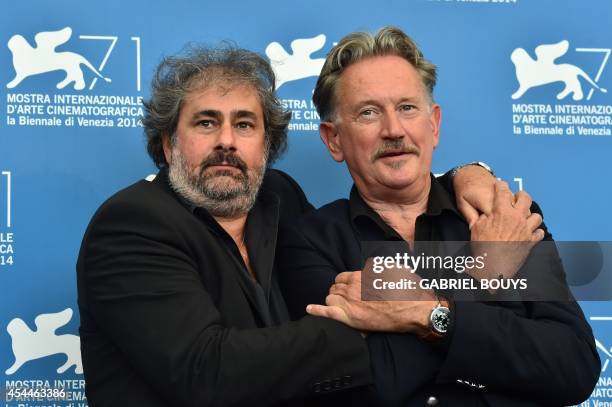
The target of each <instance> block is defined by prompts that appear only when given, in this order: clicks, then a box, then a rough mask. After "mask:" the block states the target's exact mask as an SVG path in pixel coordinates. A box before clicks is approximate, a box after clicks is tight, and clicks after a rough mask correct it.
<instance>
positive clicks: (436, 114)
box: [429, 103, 442, 148]
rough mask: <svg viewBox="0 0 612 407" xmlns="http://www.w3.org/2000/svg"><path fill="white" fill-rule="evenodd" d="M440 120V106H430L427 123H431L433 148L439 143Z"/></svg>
mask: <svg viewBox="0 0 612 407" xmlns="http://www.w3.org/2000/svg"><path fill="white" fill-rule="evenodd" d="M441 120H442V109H441V108H440V105H437V104H435V103H434V104H433V105H432V106H431V113H430V114H429V121H430V123H431V128H432V134H433V138H434V139H433V146H434V148H436V147H437V146H438V144H439V143H440V123H441Z"/></svg>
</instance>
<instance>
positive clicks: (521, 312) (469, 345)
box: [437, 203, 601, 405]
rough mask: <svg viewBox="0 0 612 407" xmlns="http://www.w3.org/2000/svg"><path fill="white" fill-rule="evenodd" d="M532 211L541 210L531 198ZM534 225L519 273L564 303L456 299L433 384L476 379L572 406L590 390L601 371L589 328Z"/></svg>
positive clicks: (549, 241)
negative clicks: (535, 236)
mask: <svg viewBox="0 0 612 407" xmlns="http://www.w3.org/2000/svg"><path fill="white" fill-rule="evenodd" d="M531 212H532V213H540V214H541V213H542V212H541V210H540V208H539V206H538V205H537V204H535V203H534V204H533V206H532V208H531ZM541 227H542V228H543V229H544V231H545V238H544V242H543V244H542V245H539V246H536V247H535V248H534V249H533V251H532V253H531V254H530V256H529V257H528V259H527V262H526V265H525V266H524V267H523V269H522V270H521V271H520V272H519V273H524V272H526V273H527V274H525V276H526V277H527V279H528V281H531V280H530V274H531V273H537V275H535V276H533V277H534V278H533V281H535V282H537V285H538V287H536V290H544V291H547V293H546V294H545V296H548V297H550V296H551V295H552V296H554V297H555V298H559V299H562V298H563V297H565V300H559V301H545V300H541V299H540V300H538V299H537V298H536V300H535V301H529V302H522V303H517V302H504V301H500V302H490V303H489V302H459V301H457V302H455V304H454V313H453V329H452V330H453V333H452V340H451V341H450V343H449V347H448V352H447V355H446V358H445V360H444V362H443V364H442V366H441V369H440V373H439V375H438V378H437V380H438V381H439V382H452V381H456V380H457V379H459V380H465V381H468V382H475V383H481V384H483V385H486V386H487V387H489V388H490V389H496V390H499V391H502V392H507V393H512V394H513V395H515V396H517V397H521V396H522V397H524V398H526V399H530V400H537V401H539V402H540V403H541V404H543V405H573V404H578V403H580V402H581V401H583V400H585V399H586V398H588V397H589V395H590V394H591V391H592V390H593V387H594V386H595V383H596V382H597V379H598V377H599V372H600V368H601V366H600V359H599V355H598V353H597V350H596V348H595V340H594V338H593V332H592V330H591V328H590V326H589V324H588V323H587V321H586V319H585V317H584V314H583V313H582V310H581V309H580V307H579V306H578V304H577V303H576V302H575V301H574V299H573V297H572V295H571V293H570V291H569V288H568V286H567V282H566V279H565V273H564V271H563V265H562V262H561V258H560V257H559V253H558V251H557V249H556V247H555V245H554V243H553V238H552V235H551V234H550V232H549V231H548V229H547V228H546V226H545V225H544V224H542V226H541ZM533 259H536V260H537V261H535V262H534V263H533V264H534V265H533V266H531V265H530V261H532V260H533ZM517 276H518V275H517ZM536 297H537V294H536Z"/></svg>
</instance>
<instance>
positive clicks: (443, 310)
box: [423, 301, 451, 341]
mask: <svg viewBox="0 0 612 407" xmlns="http://www.w3.org/2000/svg"><path fill="white" fill-rule="evenodd" d="M450 314H451V312H450V309H449V308H448V307H445V306H444V305H442V303H441V302H440V301H438V304H437V305H436V306H435V307H434V308H433V309H432V310H431V314H429V328H430V329H429V332H428V333H427V335H425V336H424V337H423V339H424V340H426V341H434V340H436V339H441V338H443V337H444V335H445V334H446V332H448V328H449V326H450V318H451V315H450Z"/></svg>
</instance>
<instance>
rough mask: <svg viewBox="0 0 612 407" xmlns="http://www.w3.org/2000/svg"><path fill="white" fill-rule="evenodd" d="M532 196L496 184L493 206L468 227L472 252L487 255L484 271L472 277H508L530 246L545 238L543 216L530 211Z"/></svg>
mask: <svg viewBox="0 0 612 407" xmlns="http://www.w3.org/2000/svg"><path fill="white" fill-rule="evenodd" d="M531 203H532V200H531V197H530V196H529V194H527V193H526V192H523V191H520V192H518V193H517V194H516V195H515V196H513V194H512V192H511V191H510V188H509V187H508V184H507V183H505V182H503V181H497V182H496V183H495V194H494V199H493V207H492V210H491V213H490V214H489V215H486V214H482V215H480V216H479V217H478V219H477V221H476V222H474V224H473V225H472V227H471V240H472V252H473V253H474V254H475V255H476V254H481V255H483V254H484V253H486V254H487V261H486V265H487V267H485V272H478V273H470V275H472V277H474V278H480V277H487V278H498V277H500V276H503V277H504V278H510V277H512V276H514V274H516V272H517V271H518V270H519V269H520V268H521V266H522V265H523V263H524V262H525V259H526V258H527V256H528V255H529V253H530V251H531V249H532V248H533V246H534V245H535V244H536V243H538V242H539V241H541V240H542V239H543V238H544V231H543V230H542V229H539V227H540V225H541V224H542V216H541V215H540V214H537V213H531V211H530V209H529V208H530V207H531Z"/></svg>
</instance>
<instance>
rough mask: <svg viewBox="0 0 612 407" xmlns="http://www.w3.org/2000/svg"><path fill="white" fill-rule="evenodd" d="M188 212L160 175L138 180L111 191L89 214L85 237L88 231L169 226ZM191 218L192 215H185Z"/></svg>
mask: <svg viewBox="0 0 612 407" xmlns="http://www.w3.org/2000/svg"><path fill="white" fill-rule="evenodd" d="M187 214H189V211H188V209H187V208H186V207H185V206H183V205H182V204H181V202H180V201H179V200H178V198H177V196H176V195H175V194H174V192H172V190H171V189H170V187H169V186H168V185H167V182H166V181H165V180H164V179H163V177H160V176H159V175H158V177H157V178H156V179H155V180H153V181H147V180H140V181H138V182H136V183H134V184H132V185H130V186H128V187H126V188H124V189H122V190H120V191H118V192H117V193H115V194H114V195H112V196H111V197H110V198H108V199H107V200H106V201H105V202H104V203H102V205H100V207H99V208H98V209H97V211H96V212H95V213H94V214H93V216H92V218H91V221H90V223H89V226H88V228H87V231H86V232H85V238H87V237H88V236H90V235H91V234H98V233H115V232H126V233H130V232H135V231H138V230H145V229H146V230H151V229H158V228H163V229H165V230H168V231H169V230H171V229H173V228H174V227H173V226H172V225H176V226H178V224H179V223H180V219H181V218H183V217H185V215H187ZM189 219H190V220H191V219H192V217H189Z"/></svg>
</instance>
